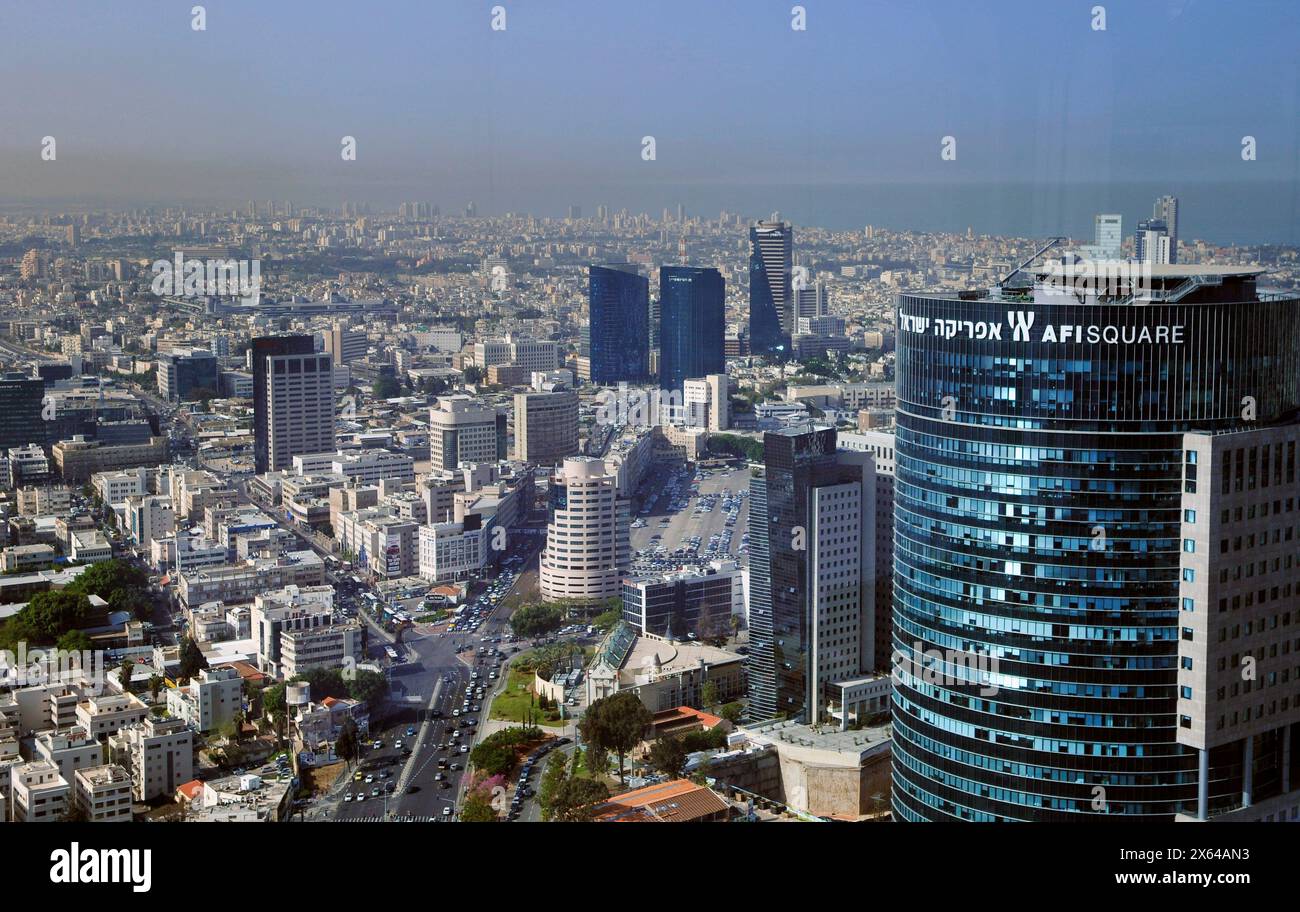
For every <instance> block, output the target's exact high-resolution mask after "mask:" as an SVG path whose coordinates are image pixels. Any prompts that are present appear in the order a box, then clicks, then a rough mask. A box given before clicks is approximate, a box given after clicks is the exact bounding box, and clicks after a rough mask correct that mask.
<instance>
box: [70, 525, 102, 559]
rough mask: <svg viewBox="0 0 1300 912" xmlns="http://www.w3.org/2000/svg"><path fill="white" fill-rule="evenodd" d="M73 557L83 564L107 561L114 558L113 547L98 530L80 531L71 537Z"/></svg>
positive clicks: (73, 533)
mask: <svg viewBox="0 0 1300 912" xmlns="http://www.w3.org/2000/svg"><path fill="white" fill-rule="evenodd" d="M68 537H69V539H70V540H71V545H72V547H71V557H72V559H73V560H74V561H78V562H80V563H83V564H93V563H95V562H97V561H106V560H109V559H110V558H112V556H113V546H112V545H111V544H109V541H108V539H107V538H105V537H104V534H103V533H102V532H100V531H99V530H98V529H79V530H77V531H75V532H72V533H71V534H70V535H69V536H68Z"/></svg>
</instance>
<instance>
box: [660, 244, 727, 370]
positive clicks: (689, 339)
mask: <svg viewBox="0 0 1300 912" xmlns="http://www.w3.org/2000/svg"><path fill="white" fill-rule="evenodd" d="M725 298H726V295H725V283H724V282H723V279H722V273H720V272H718V270H716V269H711V268H701V267H696V266H663V267H661V268H660V270H659V386H660V388H661V389H666V390H680V389H681V388H682V385H683V383H684V382H685V381H686V380H689V379H691V378H693V377H703V376H705V375H707V374H721V373H725V372H726V369H727V363H726V356H725V353H724V350H723V345H724V339H725V337H726V313H725V309H724V305H725Z"/></svg>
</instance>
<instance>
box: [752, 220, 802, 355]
mask: <svg viewBox="0 0 1300 912" xmlns="http://www.w3.org/2000/svg"><path fill="white" fill-rule="evenodd" d="M749 244H750V249H749V347H750V351H751V352H753V353H754V354H756V355H781V354H784V353H788V352H789V351H790V334H791V332H792V330H793V325H794V322H793V315H792V313H791V307H792V305H793V291H792V289H791V274H792V271H793V267H792V260H793V249H794V238H793V235H792V233H791V228H790V226H789V225H786V224H783V223H769V222H760V223H759V224H758V225H756V226H753V227H751V228H750V229H749Z"/></svg>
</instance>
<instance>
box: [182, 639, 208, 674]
mask: <svg viewBox="0 0 1300 912" xmlns="http://www.w3.org/2000/svg"><path fill="white" fill-rule="evenodd" d="M207 667H208V660H207V657H206V656H204V655H203V650H202V649H199V644H198V643H196V642H195V641H194V638H193V637H186V638H185V645H184V646H182V647H181V664H180V668H178V669H177V671H176V675H177V677H179V678H184V679H186V680H188V679H190V678H192V677H194V676H195V675H196V674H198V673H199V672H200V671H202V670H203V669H205V668H207Z"/></svg>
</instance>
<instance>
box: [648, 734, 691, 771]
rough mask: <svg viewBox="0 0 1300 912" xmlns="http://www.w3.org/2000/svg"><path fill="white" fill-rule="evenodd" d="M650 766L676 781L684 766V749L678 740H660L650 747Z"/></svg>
mask: <svg viewBox="0 0 1300 912" xmlns="http://www.w3.org/2000/svg"><path fill="white" fill-rule="evenodd" d="M649 759H650V765H651V766H653V767H654V768H655V769H657V770H659V772H661V773H664V774H665V775H668V776H671V777H672V778H674V779H676V778H677V777H679V776H680V775H681V774H682V769H683V767H685V766H686V747H685V745H683V744H682V740H681V739H680V738H660V739H659V740H657V741H655V743H654V744H652V745H650V758H649Z"/></svg>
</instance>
